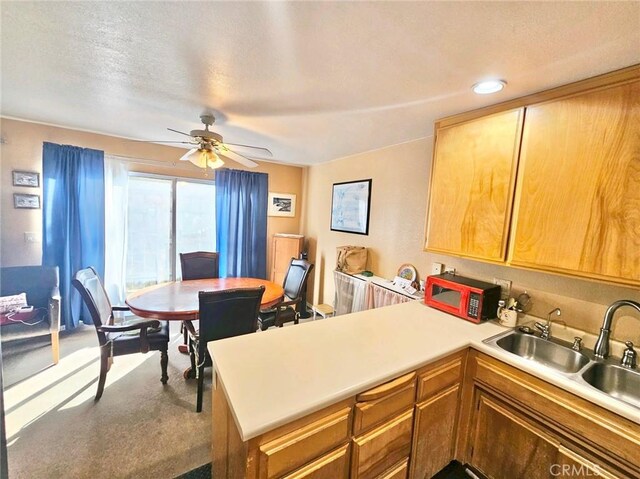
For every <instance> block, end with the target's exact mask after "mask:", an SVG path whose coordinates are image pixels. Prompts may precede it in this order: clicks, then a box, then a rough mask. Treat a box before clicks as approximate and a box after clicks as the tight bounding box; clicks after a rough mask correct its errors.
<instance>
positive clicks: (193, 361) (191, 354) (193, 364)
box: [189, 346, 196, 378]
mask: <svg viewBox="0 0 640 479" xmlns="http://www.w3.org/2000/svg"><path fill="white" fill-rule="evenodd" d="M189 360H190V361H191V375H190V376H191V377H192V378H195V377H196V353H195V351H194V350H193V346H190V347H189Z"/></svg>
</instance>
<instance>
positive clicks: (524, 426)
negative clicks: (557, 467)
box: [470, 392, 560, 479]
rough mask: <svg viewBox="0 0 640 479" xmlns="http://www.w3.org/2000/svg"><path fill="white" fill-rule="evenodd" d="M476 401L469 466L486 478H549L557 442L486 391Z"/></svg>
mask: <svg viewBox="0 0 640 479" xmlns="http://www.w3.org/2000/svg"><path fill="white" fill-rule="evenodd" d="M477 401H478V402H477V403H476V406H477V410H476V412H475V416H474V421H473V428H472V431H473V432H472V434H473V439H472V452H471V461H470V462H471V465H472V466H474V467H476V468H477V469H478V470H479V471H480V472H482V473H483V474H485V475H486V476H487V477H489V478H495V479H502V478H504V477H510V478H513V479H516V478H522V479H538V478H539V479H548V478H549V477H550V468H551V466H552V465H554V464H555V463H556V461H557V456H558V447H559V445H560V444H559V443H558V442H557V441H555V440H554V439H553V438H551V437H550V436H549V435H547V434H546V433H545V432H543V431H542V430H541V429H539V428H538V427H537V426H535V425H534V424H532V423H531V422H530V421H528V420H525V419H524V418H523V417H522V416H521V415H520V414H519V413H517V412H516V411H514V410H512V409H510V408H508V406H506V405H504V404H503V403H499V402H498V401H495V400H494V399H493V398H491V397H490V396H488V395H485V393H483V392H480V393H479V394H478V396H477ZM505 474H506V475H505Z"/></svg>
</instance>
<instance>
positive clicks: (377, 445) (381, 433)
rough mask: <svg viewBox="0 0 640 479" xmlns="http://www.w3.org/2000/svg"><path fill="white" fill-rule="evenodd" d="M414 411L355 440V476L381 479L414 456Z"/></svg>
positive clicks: (353, 476)
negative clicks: (412, 438)
mask: <svg viewBox="0 0 640 479" xmlns="http://www.w3.org/2000/svg"><path fill="white" fill-rule="evenodd" d="M412 432H413V409H409V410H408V411H405V412H404V413H402V414H401V415H399V416H397V417H395V418H394V419H392V420H391V421H389V422H386V423H384V424H383V425H381V426H378V427H377V428H375V429H373V430H372V431H370V432H368V433H366V434H363V435H362V436H359V437H356V438H354V439H353V452H352V454H351V477H352V478H353V479H369V478H376V477H379V476H380V475H381V474H382V473H384V472H385V471H387V470H388V469H389V468H390V467H391V466H393V465H394V464H396V463H397V462H398V461H399V460H402V459H403V458H405V457H408V456H409V454H410V453H411V436H412Z"/></svg>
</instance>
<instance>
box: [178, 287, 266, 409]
mask: <svg viewBox="0 0 640 479" xmlns="http://www.w3.org/2000/svg"><path fill="white" fill-rule="evenodd" d="M264 290H265V288H264V286H260V287H258V288H243V289H229V290H225V291H200V293H198V299H199V302H200V314H199V321H200V330H199V331H195V328H194V327H193V325H192V324H191V323H188V324H187V325H186V327H187V331H188V333H189V355H190V358H191V368H192V370H194V371H196V378H197V379H198V393H197V401H196V411H197V412H201V411H202V389H203V386H204V368H205V367H206V366H211V357H210V356H209V352H208V351H207V343H208V342H210V341H215V340H217V339H224V338H230V337H232V336H240V335H243V334H249V333H255V332H256V329H257V324H258V312H259V311H260V302H261V301H262V295H263V294H264Z"/></svg>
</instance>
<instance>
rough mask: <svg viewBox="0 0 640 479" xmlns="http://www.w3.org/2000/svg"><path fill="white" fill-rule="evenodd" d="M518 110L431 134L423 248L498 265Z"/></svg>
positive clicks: (518, 132) (502, 251) (515, 156)
mask: <svg viewBox="0 0 640 479" xmlns="http://www.w3.org/2000/svg"><path fill="white" fill-rule="evenodd" d="M523 111H524V109H523V108H518V109H515V110H509V111H505V112H502V113H498V114H495V115H491V116H487V117H482V118H478V119H475V120H471V121H467V122H465V123H460V124H456V125H453V126H449V127H446V128H438V129H437V130H436V143H435V150H434V160H433V171H432V175H431V187H430V188H431V192H430V200H429V211H428V216H427V232H426V245H425V246H426V249H427V250H429V251H435V252H442V253H450V254H455V255H460V256H466V257H470V258H476V259H481V260H485V261H494V262H504V260H505V256H506V248H507V237H508V229H509V221H510V217H511V207H512V199H513V189H514V183H515V172H516V164H517V159H518V151H519V148H520V136H521V131H522V119H523Z"/></svg>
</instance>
